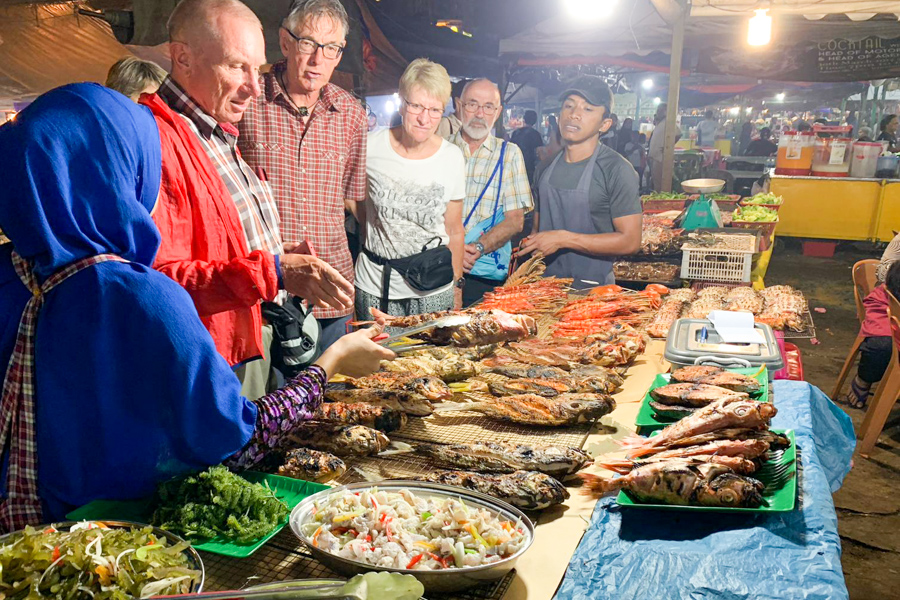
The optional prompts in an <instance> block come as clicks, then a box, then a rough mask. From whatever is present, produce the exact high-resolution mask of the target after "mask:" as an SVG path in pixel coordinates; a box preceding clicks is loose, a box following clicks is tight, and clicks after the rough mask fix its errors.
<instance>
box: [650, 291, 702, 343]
mask: <svg viewBox="0 0 900 600" xmlns="http://www.w3.org/2000/svg"><path fill="white" fill-rule="evenodd" d="M683 291H687V292H690V293H691V294H693V293H694V292H692V291H691V290H672V291H671V292H670V293H669V296H668V297H667V298H666V299H665V300H664V301H663V303H662V306H660V307H659V310H658V311H656V315H655V316H654V317H653V320H651V321H650V324H649V325H648V326H647V334H648V335H651V336H653V337H657V338H664V337H666V336H667V335H669V329H670V328H671V327H672V325H673V324H674V323H675V321H676V320H677V319H678V318H679V317H681V313H682V312H684V310H685V307H686V306H687V305H688V302H689V300H683V299H681V296H684V294H679V292H683Z"/></svg>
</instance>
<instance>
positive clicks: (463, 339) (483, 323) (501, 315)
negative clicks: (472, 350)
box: [416, 310, 537, 347]
mask: <svg viewBox="0 0 900 600" xmlns="http://www.w3.org/2000/svg"><path fill="white" fill-rule="evenodd" d="M468 314H469V316H470V317H471V318H470V320H469V322H468V323H465V324H464V325H457V326H454V327H439V328H436V329H432V330H431V331H427V332H425V333H421V334H418V335H417V336H416V337H421V338H422V339H424V340H427V341H429V342H431V343H433V344H437V345H453V346H463V347H465V346H479V345H485V344H497V343H500V342H509V341H514V340H520V339H523V338H526V337H528V336H531V335H537V322H536V321H535V320H534V317H530V316H528V315H513V314H509V313H507V312H504V311H502V310H481V311H474V312H469V313H468Z"/></svg>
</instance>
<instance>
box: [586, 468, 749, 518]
mask: <svg viewBox="0 0 900 600" xmlns="http://www.w3.org/2000/svg"><path fill="white" fill-rule="evenodd" d="M580 477H581V478H582V479H583V480H584V482H585V484H586V487H587V493H588V494H589V495H593V496H601V495H603V494H605V493H608V492H612V491H616V490H622V489H624V490H627V491H628V492H630V493H631V495H633V496H634V497H636V498H637V499H638V500H640V501H642V502H656V503H661V504H678V505H683V506H684V505H697V506H726V507H734V508H736V507H745V508H757V507H759V506H760V505H762V503H763V497H762V492H763V489H764V486H763V484H762V482H760V481H758V480H756V479H753V478H752V477H747V476H744V475H738V474H736V473H735V472H734V471H732V470H731V469H730V468H728V467H727V466H725V465H722V464H719V463H709V462H703V461H695V460H683V459H681V460H669V461H661V462H651V463H649V464H645V465H642V466H640V467H638V468H636V469H634V470H633V471H631V472H630V473H628V474H627V475H624V476H622V477H617V478H615V479H604V478H602V477H598V476H596V475H588V474H582V475H580Z"/></svg>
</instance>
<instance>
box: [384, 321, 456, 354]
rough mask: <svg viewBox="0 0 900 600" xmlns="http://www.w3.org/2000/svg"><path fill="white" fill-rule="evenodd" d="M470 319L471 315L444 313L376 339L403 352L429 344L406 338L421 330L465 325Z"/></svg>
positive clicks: (390, 347)
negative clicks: (441, 315) (425, 321)
mask: <svg viewBox="0 0 900 600" xmlns="http://www.w3.org/2000/svg"><path fill="white" fill-rule="evenodd" d="M471 320H472V317H470V316H469V315H460V314H455V315H445V316H443V317H439V318H437V319H434V320H432V321H428V322H427V323H422V324H421V325H416V326H415V327H409V328H407V329H401V330H400V331H398V332H396V333H394V334H393V335H390V336H388V337H386V338H384V339H382V340H378V343H379V344H381V345H382V346H384V347H385V348H388V349H390V350H393V351H394V352H397V353H399V352H403V351H404V350H411V349H415V348H424V347H425V346H428V345H429V344H427V343H425V342H420V341H417V340H410V339H407V338H409V337H410V336H413V335H416V334H417V333H422V332H423V331H429V330H431V329H439V328H441V327H459V326H460V325H465V324H466V323H468V322H469V321H471Z"/></svg>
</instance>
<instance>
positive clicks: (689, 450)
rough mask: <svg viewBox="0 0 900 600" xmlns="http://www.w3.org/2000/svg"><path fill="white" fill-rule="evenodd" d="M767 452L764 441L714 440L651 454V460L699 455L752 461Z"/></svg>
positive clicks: (767, 443) (767, 448)
mask: <svg viewBox="0 0 900 600" xmlns="http://www.w3.org/2000/svg"><path fill="white" fill-rule="evenodd" d="M768 451H769V442H767V441H765V440H716V441H714V442H708V443H706V444H699V445H696V446H686V447H683V448H670V449H668V450H663V451H661V452H656V453H654V454H653V458H684V457H687V456H698V455H701V454H716V455H719V456H740V457H741V458H746V459H748V460H752V459H754V458H759V457H760V456H762V455H763V454H765V453H766V452H768Z"/></svg>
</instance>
